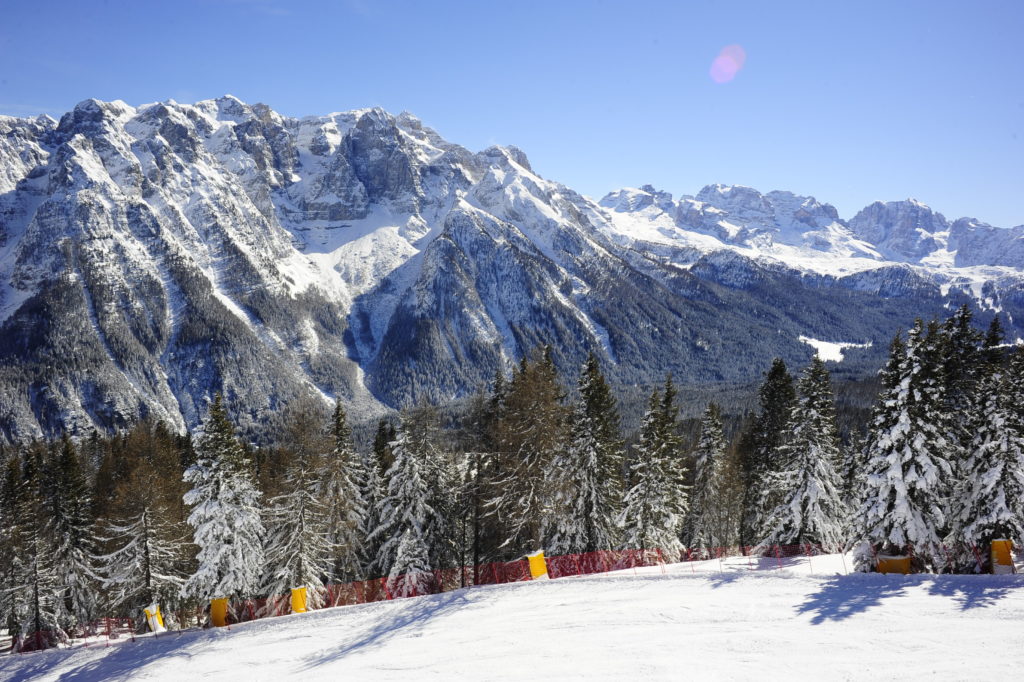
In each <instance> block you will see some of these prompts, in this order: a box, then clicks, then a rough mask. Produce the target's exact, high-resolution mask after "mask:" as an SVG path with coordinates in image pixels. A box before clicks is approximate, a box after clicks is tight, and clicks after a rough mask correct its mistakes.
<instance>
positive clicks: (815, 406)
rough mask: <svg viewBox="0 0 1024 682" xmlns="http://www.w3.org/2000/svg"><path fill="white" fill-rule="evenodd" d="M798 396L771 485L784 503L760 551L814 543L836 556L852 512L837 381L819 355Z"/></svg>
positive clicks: (770, 520) (770, 519)
mask: <svg viewBox="0 0 1024 682" xmlns="http://www.w3.org/2000/svg"><path fill="white" fill-rule="evenodd" d="M797 393H798V397H797V400H796V402H795V403H794V404H793V409H792V411H791V413H790V417H789V423H788V425H787V427H786V431H785V434H784V435H783V438H782V444H781V445H780V447H779V450H778V455H777V457H778V460H779V471H778V472H776V473H774V474H772V475H771V479H770V483H769V485H770V486H771V487H773V488H774V489H775V490H774V494H773V496H775V495H777V496H779V497H780V498H781V502H780V503H779V504H778V505H777V506H776V507H775V509H773V510H772V511H771V512H770V513H769V514H768V516H767V517H765V520H764V525H763V528H762V534H761V535H762V539H761V542H760V546H761V547H762V548H764V547H769V546H771V545H789V544H802V543H805V542H810V543H815V544H820V545H822V546H824V547H825V548H827V550H828V551H836V550H839V549H840V548H841V547H842V545H843V544H844V542H845V541H846V531H847V528H848V515H849V509H848V507H847V505H846V502H845V501H844V500H843V478H842V475H841V473H840V466H841V463H842V453H841V451H840V447H839V433H838V428H837V427H836V408H835V401H834V399H833V396H832V385H831V380H830V378H829V373H828V370H827V369H825V363H824V362H823V361H822V360H821V358H820V357H818V356H817V355H815V356H814V358H813V359H812V360H811V364H810V365H809V366H808V367H807V369H806V370H804V372H803V376H802V377H801V378H800V382H799V384H798V386H797Z"/></svg>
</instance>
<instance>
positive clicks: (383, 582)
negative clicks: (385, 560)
mask: <svg viewBox="0 0 1024 682" xmlns="http://www.w3.org/2000/svg"><path fill="white" fill-rule="evenodd" d="M380 584H381V586H382V587H383V588H384V596H385V597H387V598H388V600H389V601H390V600H391V599H392V596H391V590H389V589H388V579H387V578H381V579H380Z"/></svg>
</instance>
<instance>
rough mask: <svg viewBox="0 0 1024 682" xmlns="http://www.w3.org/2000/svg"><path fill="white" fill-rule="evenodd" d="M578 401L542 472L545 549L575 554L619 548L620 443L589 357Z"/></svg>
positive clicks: (613, 410) (609, 401)
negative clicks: (562, 444) (565, 439)
mask: <svg viewBox="0 0 1024 682" xmlns="http://www.w3.org/2000/svg"><path fill="white" fill-rule="evenodd" d="M579 392H580V402H579V404H578V406H577V408H576V410H575V413H574V415H573V419H572V427H571V434H570V438H569V443H568V445H567V447H566V448H565V449H564V450H561V451H559V452H557V453H555V455H554V456H553V457H551V458H550V459H549V460H548V461H547V464H546V468H545V488H546V490H547V492H548V495H549V496H550V497H549V498H548V502H547V504H546V505H545V506H544V511H545V515H544V536H545V538H546V539H547V542H546V545H545V548H546V549H547V550H548V551H549V552H550V553H552V554H554V555H558V554H578V553H582V552H593V551H596V550H599V549H609V548H611V547H614V546H616V544H617V538H616V535H617V528H616V523H615V518H616V516H617V515H618V513H619V511H620V506H621V501H622V480H621V469H622V439H621V437H620V436H619V415H618V409H617V407H616V405H615V399H614V398H613V397H612V394H611V389H610V388H609V386H608V383H607V382H606V381H605V379H604V375H602V374H601V368H600V365H599V363H598V361H597V357H596V356H595V355H594V354H593V353H591V354H590V356H589V357H588V358H587V362H586V364H585V365H584V367H583V372H582V373H581V375H580V383H579Z"/></svg>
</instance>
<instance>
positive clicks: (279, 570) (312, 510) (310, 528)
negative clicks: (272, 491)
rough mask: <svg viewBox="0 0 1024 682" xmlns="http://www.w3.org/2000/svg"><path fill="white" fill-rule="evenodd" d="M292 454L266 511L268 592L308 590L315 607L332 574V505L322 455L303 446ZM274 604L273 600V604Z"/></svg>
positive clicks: (310, 603)
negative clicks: (327, 579) (325, 482)
mask: <svg viewBox="0 0 1024 682" xmlns="http://www.w3.org/2000/svg"><path fill="white" fill-rule="evenodd" d="M293 445H297V446H298V447H295V449H294V451H293V452H292V453H291V454H292V457H291V461H290V462H289V463H288V467H287V468H286V469H285V472H284V476H283V479H282V481H281V484H280V491H279V494H278V495H275V496H274V497H273V498H271V499H270V500H269V501H268V503H267V505H266V508H265V509H264V510H263V526H264V528H265V529H266V530H265V534H266V544H265V546H264V557H265V561H264V567H263V570H264V578H263V590H262V592H263V593H264V594H266V595H268V596H274V595H287V594H289V593H290V592H291V590H292V589H294V588H299V587H304V588H306V603H307V605H308V606H309V607H310V608H314V609H315V608H319V607H320V606H322V605H323V600H324V595H325V589H324V580H325V579H326V578H327V576H328V575H329V574H330V573H331V569H332V567H333V559H334V555H335V552H334V546H333V544H332V543H331V531H332V530H333V529H332V528H331V527H330V524H329V517H328V506H327V505H328V503H329V499H328V498H326V497H325V487H324V481H323V479H322V477H321V476H322V473H323V461H322V458H321V457H320V453H318V452H315V451H312V450H310V449H308V448H307V447H302V444H300V443H295V444H293ZM268 606H269V604H268Z"/></svg>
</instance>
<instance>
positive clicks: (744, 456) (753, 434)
mask: <svg viewBox="0 0 1024 682" xmlns="http://www.w3.org/2000/svg"><path fill="white" fill-rule="evenodd" d="M758 395H759V398H760V408H761V409H760V412H759V413H758V415H757V418H756V419H755V421H754V423H753V424H752V427H751V429H750V430H749V431H748V432H747V433H745V434H744V437H743V440H742V442H741V443H740V448H739V452H740V464H741V469H742V474H743V484H744V494H743V510H744V511H743V520H742V522H741V523H740V542H741V544H745V545H746V544H751V543H753V542H755V541H756V540H757V537H756V536H757V535H758V533H759V531H760V529H761V528H763V527H764V523H765V518H766V517H767V515H768V514H769V512H771V511H772V510H773V509H775V507H777V506H778V504H779V501H780V500H779V499H778V495H777V494H776V492H777V490H776V489H775V488H772V487H771V486H768V485H766V484H767V482H768V479H769V477H770V476H772V475H773V474H775V473H777V472H778V470H779V468H780V467H779V460H778V458H777V452H778V448H779V445H780V444H781V440H782V435H783V432H784V431H785V428H786V425H787V423H788V420H789V416H790V413H791V412H792V409H793V403H794V401H795V400H796V390H795V389H794V387H793V377H792V376H790V374H789V370H788V369H787V368H786V363H785V362H783V361H782V359H780V358H775V360H773V361H772V366H771V369H769V370H768V374H767V375H766V376H765V380H764V382H763V383H762V384H761V388H760V389H759V391H758Z"/></svg>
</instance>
